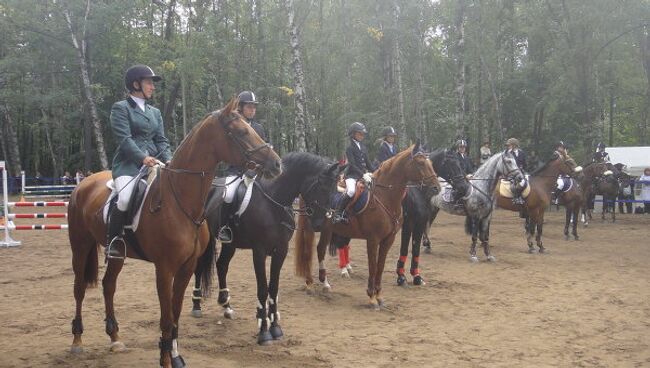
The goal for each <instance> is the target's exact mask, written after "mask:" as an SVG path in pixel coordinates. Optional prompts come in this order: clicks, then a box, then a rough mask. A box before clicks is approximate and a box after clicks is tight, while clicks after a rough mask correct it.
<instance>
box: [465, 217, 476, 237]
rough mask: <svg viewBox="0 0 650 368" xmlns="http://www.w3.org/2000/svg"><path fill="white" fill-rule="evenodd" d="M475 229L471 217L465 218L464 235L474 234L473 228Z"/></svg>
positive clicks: (474, 222) (474, 223)
mask: <svg viewBox="0 0 650 368" xmlns="http://www.w3.org/2000/svg"><path fill="white" fill-rule="evenodd" d="M475 227H476V221H474V219H473V218H472V217H471V216H466V217H465V234H467V235H472V234H474V228H475Z"/></svg>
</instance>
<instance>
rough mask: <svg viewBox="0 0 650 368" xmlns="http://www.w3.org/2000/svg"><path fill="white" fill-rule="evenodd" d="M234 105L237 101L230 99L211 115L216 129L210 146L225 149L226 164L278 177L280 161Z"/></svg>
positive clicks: (280, 171)
mask: <svg viewBox="0 0 650 368" xmlns="http://www.w3.org/2000/svg"><path fill="white" fill-rule="evenodd" d="M237 104H238V100H237V98H233V99H232V100H230V102H228V104H227V105H226V106H225V107H224V108H223V109H221V110H219V111H217V113H216V114H214V115H215V118H216V121H217V122H218V124H216V125H217V127H218V128H219V129H215V130H214V134H215V137H214V140H213V142H215V145H216V144H224V145H225V147H224V148H225V151H227V153H226V156H227V158H226V160H225V161H227V162H229V163H231V164H234V165H237V166H240V167H244V168H247V169H249V170H256V171H258V172H260V173H261V174H263V175H264V176H265V177H268V178H274V177H276V176H278V175H280V174H281V173H282V165H281V161H280V157H279V156H278V155H277V153H275V151H274V150H273V147H272V146H271V145H270V144H268V143H266V142H264V140H262V138H260V136H259V135H257V133H256V132H255V130H254V129H253V128H252V127H251V126H250V124H248V123H247V122H246V120H244V118H243V117H242V116H241V115H240V114H239V113H238V112H237ZM223 137H225V139H223Z"/></svg>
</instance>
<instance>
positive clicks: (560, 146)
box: [553, 141, 570, 204]
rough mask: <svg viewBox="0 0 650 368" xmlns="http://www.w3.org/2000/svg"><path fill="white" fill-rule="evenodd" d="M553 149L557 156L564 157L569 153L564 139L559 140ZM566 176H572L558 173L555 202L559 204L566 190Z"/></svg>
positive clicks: (554, 192) (554, 194) (554, 195)
mask: <svg viewBox="0 0 650 368" xmlns="http://www.w3.org/2000/svg"><path fill="white" fill-rule="evenodd" d="M553 149H554V151H553V155H554V156H556V157H562V156H565V155H566V154H567V151H566V146H565V145H564V142H563V141H558V142H557V143H556V144H555V147H553ZM566 178H570V176H569V175H564V174H560V175H558V177H557V182H556V186H555V190H554V191H553V204H558V202H559V199H560V195H561V194H562V191H563V190H564V179H566Z"/></svg>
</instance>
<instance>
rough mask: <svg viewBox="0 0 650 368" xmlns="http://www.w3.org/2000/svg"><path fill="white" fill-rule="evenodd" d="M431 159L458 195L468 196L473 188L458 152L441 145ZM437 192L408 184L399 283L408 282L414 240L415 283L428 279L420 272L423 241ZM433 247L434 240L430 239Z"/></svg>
mask: <svg viewBox="0 0 650 368" xmlns="http://www.w3.org/2000/svg"><path fill="white" fill-rule="evenodd" d="M429 160H430V161H431V164H432V166H433V169H434V170H435V172H436V174H438V177H439V178H443V179H445V180H446V181H447V182H448V183H451V185H452V186H453V187H454V190H455V191H457V193H458V195H460V196H465V194H466V193H467V192H468V190H469V183H468V182H467V180H465V173H464V171H463V168H462V166H461V163H460V159H459V158H458V155H457V154H456V153H455V152H453V151H450V150H447V149H438V150H435V151H433V152H431V154H429ZM434 195H435V193H434V192H433V190H432V188H431V187H428V186H420V185H408V186H407V192H406V197H405V198H404V201H402V213H403V214H404V220H403V222H402V234H401V240H402V242H401V247H400V254H399V260H398V261H397V285H399V286H405V285H406V276H405V271H404V265H405V263H406V258H407V256H408V251H409V242H412V247H411V249H412V250H411V252H412V255H411V256H412V258H411V269H410V273H411V276H412V277H413V285H415V286H420V285H424V279H423V278H422V276H421V275H420V271H419V263H420V243H421V242H422V240H423V239H425V241H426V240H428V238H425V232H426V230H427V229H429V226H427V225H428V224H430V222H431V216H432V208H431V198H432V197H433V196H434ZM429 247H430V243H429Z"/></svg>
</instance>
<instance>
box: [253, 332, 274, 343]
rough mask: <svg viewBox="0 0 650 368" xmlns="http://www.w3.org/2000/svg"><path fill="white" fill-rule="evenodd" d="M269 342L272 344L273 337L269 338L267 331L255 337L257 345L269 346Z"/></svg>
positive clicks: (269, 334)
mask: <svg viewBox="0 0 650 368" xmlns="http://www.w3.org/2000/svg"><path fill="white" fill-rule="evenodd" d="M271 342H273V336H271V333H270V332H269V331H261V332H260V333H259V335H257V343H258V344H259V345H270V344H271Z"/></svg>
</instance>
